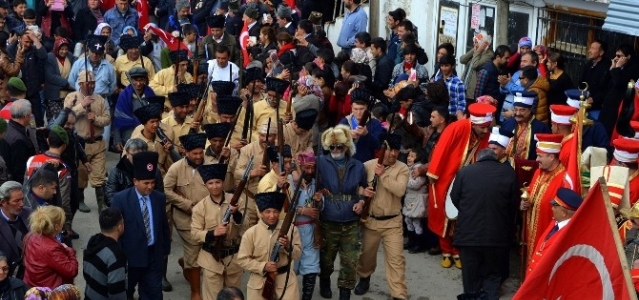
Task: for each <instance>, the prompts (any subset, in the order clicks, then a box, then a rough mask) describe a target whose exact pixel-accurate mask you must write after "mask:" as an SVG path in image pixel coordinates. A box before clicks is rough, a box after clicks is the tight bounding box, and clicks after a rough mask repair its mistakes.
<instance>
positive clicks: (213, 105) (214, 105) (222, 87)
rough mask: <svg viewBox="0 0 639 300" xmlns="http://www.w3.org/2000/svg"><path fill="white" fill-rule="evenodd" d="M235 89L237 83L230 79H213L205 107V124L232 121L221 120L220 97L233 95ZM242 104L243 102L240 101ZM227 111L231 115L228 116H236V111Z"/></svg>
mask: <svg viewBox="0 0 639 300" xmlns="http://www.w3.org/2000/svg"><path fill="white" fill-rule="evenodd" d="M233 90H235V83H233V82H229V81H220V80H214V81H211V87H210V88H209V94H208V95H207V98H205V99H208V100H207V101H206V108H205V109H204V121H203V123H205V124H215V123H218V122H231V121H229V120H220V118H221V116H220V112H219V102H220V101H219V99H220V98H222V97H223V96H231V95H233ZM240 104H242V102H241V101H240ZM236 111H237V109H236V110H234V111H233V112H230V113H226V114H228V115H231V116H230V117H227V118H234V117H235V112H236Z"/></svg>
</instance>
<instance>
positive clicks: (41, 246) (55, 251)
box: [24, 233, 78, 289]
mask: <svg viewBox="0 0 639 300" xmlns="http://www.w3.org/2000/svg"><path fill="white" fill-rule="evenodd" d="M24 244H25V247H26V248H25V249H26V251H25V257H24V265H25V267H26V268H25V272H24V282H25V283H26V284H27V285H28V286H38V287H48V288H51V289H54V288H56V287H58V286H60V285H63V284H67V283H69V284H71V283H73V278H75V276H77V275H78V260H77V259H76V257H75V250H73V248H65V247H64V246H63V245H62V244H61V243H60V242H58V241H57V240H55V239H54V238H52V237H49V236H44V235H41V234H37V233H32V234H27V235H26V236H25V238H24Z"/></svg>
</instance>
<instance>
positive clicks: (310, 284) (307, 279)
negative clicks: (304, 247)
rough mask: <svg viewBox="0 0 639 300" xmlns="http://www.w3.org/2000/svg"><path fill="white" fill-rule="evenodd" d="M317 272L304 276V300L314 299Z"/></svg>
mask: <svg viewBox="0 0 639 300" xmlns="http://www.w3.org/2000/svg"><path fill="white" fill-rule="evenodd" d="M316 278H317V274H315V273H313V274H306V275H304V276H303V277H302V300H311V299H313V290H315V279H316Z"/></svg>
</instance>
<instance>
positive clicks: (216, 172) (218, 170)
mask: <svg viewBox="0 0 639 300" xmlns="http://www.w3.org/2000/svg"><path fill="white" fill-rule="evenodd" d="M227 169H228V165H227V164H209V165H201V166H199V167H197V171H198V173H200V177H202V181H204V183H207V182H208V181H209V180H212V179H219V180H222V181H224V178H226V171H227Z"/></svg>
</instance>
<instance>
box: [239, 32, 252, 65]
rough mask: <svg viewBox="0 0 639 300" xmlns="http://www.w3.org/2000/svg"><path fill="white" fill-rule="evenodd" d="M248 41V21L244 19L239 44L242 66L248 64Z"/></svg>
mask: <svg viewBox="0 0 639 300" xmlns="http://www.w3.org/2000/svg"><path fill="white" fill-rule="evenodd" d="M248 42H249V33H248V23H246V21H244V27H242V33H241V34H240V46H241V47H242V62H243V66H242V67H244V68H246V66H248V64H249V62H250V61H249V54H248Z"/></svg>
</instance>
